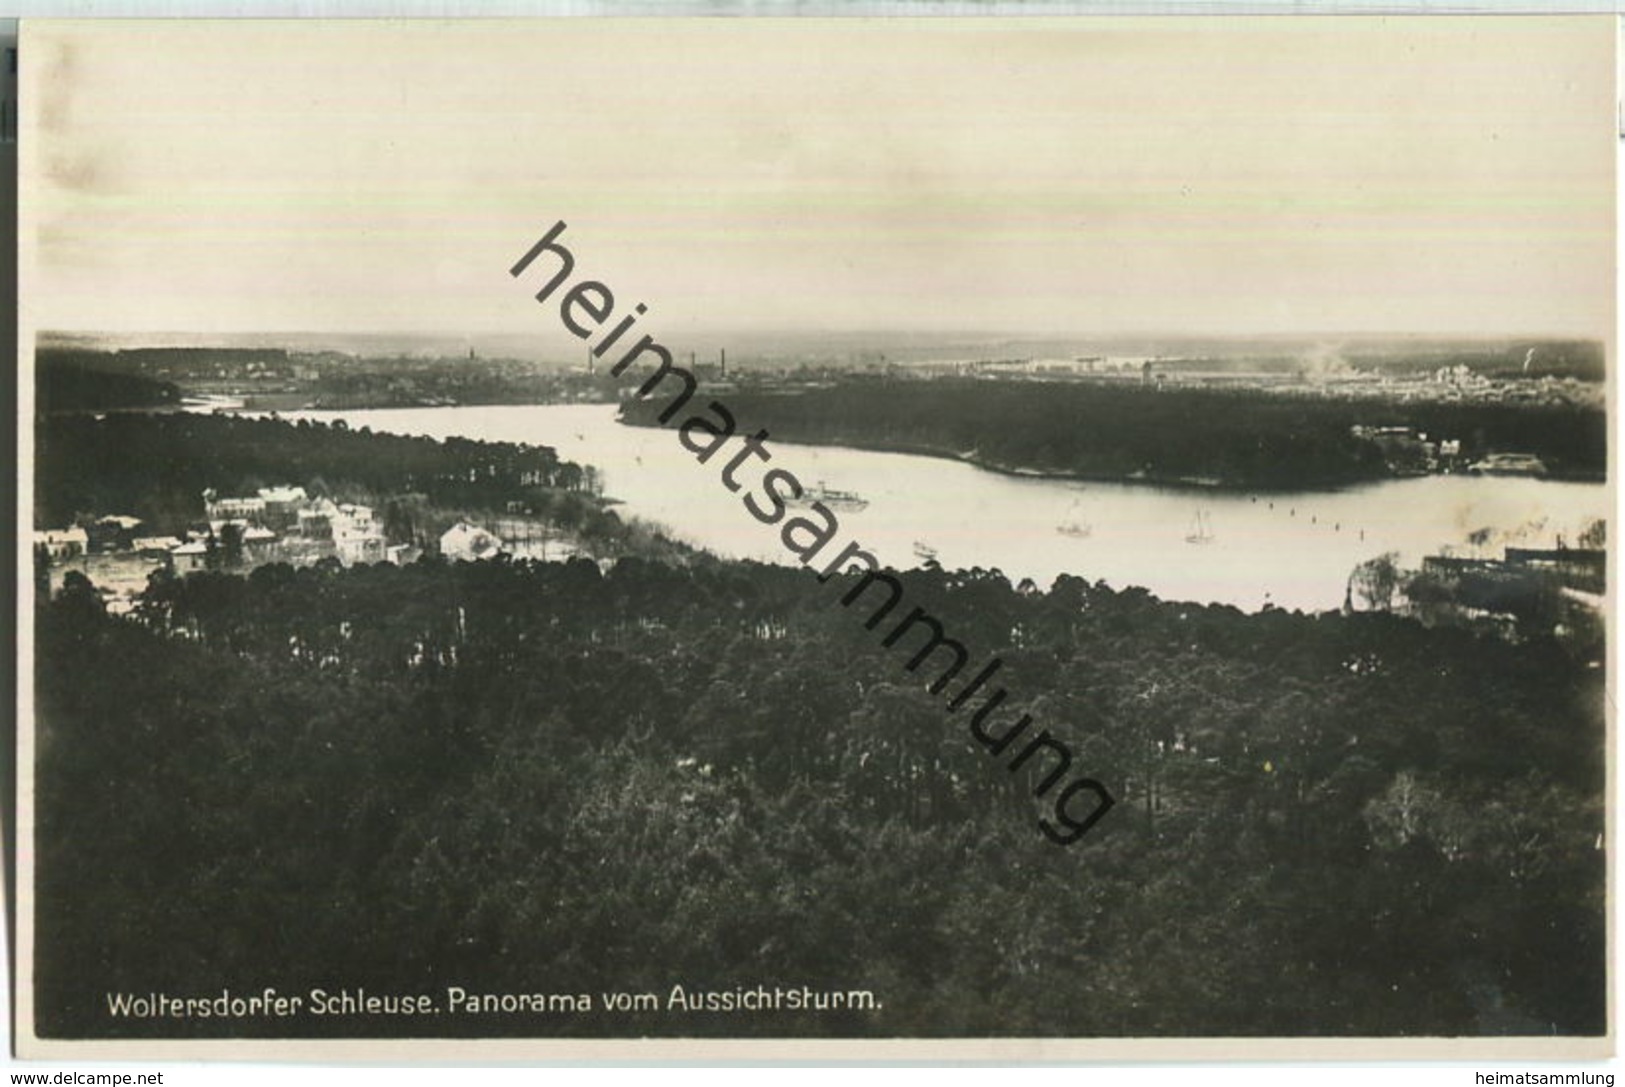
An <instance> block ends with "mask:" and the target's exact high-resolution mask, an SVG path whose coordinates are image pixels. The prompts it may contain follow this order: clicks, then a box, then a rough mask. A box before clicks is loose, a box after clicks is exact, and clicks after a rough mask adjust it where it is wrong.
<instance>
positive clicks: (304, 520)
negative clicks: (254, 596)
mask: <svg viewBox="0 0 1625 1087" xmlns="http://www.w3.org/2000/svg"><path fill="white" fill-rule="evenodd" d="M203 508H204V512H205V514H206V515H207V518H208V521H207V525H206V526H198V527H197V528H195V529H193V530H192V531H191V532H190V533H189V538H188V539H187V540H185V541H183V542H182V543H181V545H180V546H179V547H177V548H174V549H173V550H171V552H170V557H171V559H172V560H173V563H174V566H175V570H176V571H177V572H180V573H184V572H186V571H188V570H197V569H202V568H203V567H204V566H205V565H207V564H208V556H209V553H210V550H211V549H212V548H220V547H226V548H228V549H230V550H232V551H234V552H235V551H236V550H237V549H239V548H240V550H241V558H242V560H243V561H244V562H246V563H248V564H249V565H260V564H262V563H266V562H292V563H300V562H311V561H315V560H317V559H322V558H326V557H328V556H332V557H334V558H337V559H338V560H339V561H340V562H341V563H343V564H344V565H346V566H353V565H355V564H357V563H374V562H394V563H405V562H411V561H412V560H413V559H415V558H416V557H417V555H418V550H417V548H415V547H412V546H411V545H409V544H391V543H389V541H388V539H387V538H386V537H385V535H384V525H383V522H382V521H381V520H380V519H379V518H378V517H377V515H376V514H375V513H374V512H373V509H372V507H371V506H361V505H357V504H355V503H351V502H334V501H333V500H332V499H330V498H325V497H322V498H312V497H311V496H310V495H308V494H306V492H305V489H304V488H303V487H292V486H280V487H261V488H260V489H259V491H258V492H257V493H255V494H252V495H244V496H223V495H220V494H217V493H216V492H215V491H214V490H212V489H211V490H207V491H204V492H203ZM234 557H235V556H234Z"/></svg>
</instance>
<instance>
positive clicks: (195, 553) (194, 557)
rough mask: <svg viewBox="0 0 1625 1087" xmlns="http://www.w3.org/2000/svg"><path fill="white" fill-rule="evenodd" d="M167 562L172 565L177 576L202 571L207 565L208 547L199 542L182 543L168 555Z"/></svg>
mask: <svg viewBox="0 0 1625 1087" xmlns="http://www.w3.org/2000/svg"><path fill="white" fill-rule="evenodd" d="M169 561H170V562H171V564H173V565H174V567H175V572H176V573H177V574H187V573H191V572H192V571H194V570H202V569H204V567H206V566H207V565H208V561H209V545H208V544H206V543H204V542H203V541H201V540H193V541H191V542H190V543H183V544H181V545H180V546H179V547H177V548H175V549H174V550H173V551H171V552H170V553H169Z"/></svg>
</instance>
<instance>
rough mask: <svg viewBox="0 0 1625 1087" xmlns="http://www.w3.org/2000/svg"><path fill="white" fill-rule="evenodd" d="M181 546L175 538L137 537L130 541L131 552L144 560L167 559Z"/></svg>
mask: <svg viewBox="0 0 1625 1087" xmlns="http://www.w3.org/2000/svg"><path fill="white" fill-rule="evenodd" d="M180 545H181V541H180V540H178V539H176V538H175V537H174V536H137V537H136V538H135V539H133V540H131V541H130V550H132V551H134V552H135V553H136V554H137V555H140V556H141V557H142V558H144V559H167V558H169V553H170V552H171V551H173V550H175V548H177V547H179V546H180Z"/></svg>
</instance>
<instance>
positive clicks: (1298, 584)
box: [286, 404, 1610, 611]
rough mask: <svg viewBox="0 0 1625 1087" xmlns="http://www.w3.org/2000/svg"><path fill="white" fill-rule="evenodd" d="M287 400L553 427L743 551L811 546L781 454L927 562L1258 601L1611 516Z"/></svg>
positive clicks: (477, 427)
mask: <svg viewBox="0 0 1625 1087" xmlns="http://www.w3.org/2000/svg"><path fill="white" fill-rule="evenodd" d="M286 417H287V418H295V419H296V418H300V417H305V418H310V419H333V418H343V419H345V420H346V421H347V422H348V423H349V425H350V426H351V427H360V426H369V427H371V428H372V429H373V430H382V431H391V432H394V433H400V434H421V435H427V436H429V437H433V438H447V437H451V436H458V437H464V438H472V439H483V440H487V441H509V442H529V443H532V444H538V445H550V446H553V447H555V448H556V449H557V450H558V452H559V455H560V456H561V457H563V458H565V459H568V460H573V461H576V462H578V463H581V464H591V465H595V466H596V467H597V468H598V469H599V470H600V471H601V472H602V474H603V481H604V493H605V494H606V495H608V496H611V497H614V498H616V499H619V500H620V501H621V502H623V503H625V505H624V507H621V508H620V512H621V514H622V515H623V516H626V515H632V516H636V517H640V518H643V519H645V520H648V521H653V522H657V523H659V524H661V525H663V526H665V528H666V530H667V532H668V534H669V535H672V536H675V537H677V538H679V539H682V540H684V541H686V542H688V543H691V544H694V545H696V546H700V547H704V548H706V549H708V550H710V551H712V552H714V553H716V554H718V555H722V556H725V557H729V558H753V559H758V560H761V561H764V562H783V563H789V562H793V561H795V560H794V558H793V557H792V556H791V555H790V554H789V553H788V552H787V551H786V550H785V548H784V546H783V545H782V544H781V543H780V541H779V537H778V526H768V525H763V524H761V523H760V522H758V521H757V520H755V519H754V518H753V517H752V516H751V515H750V514H749V513H748V512H747V511H746V509H745V507H744V506H743V505H742V504H741V499H742V497H743V495H744V494H745V493H750V492H752V491H755V490H757V486H756V481H757V480H758V479H759V478H760V475H761V473H762V472H763V471H765V470H767V468H769V467H782V468H786V469H788V470H790V471H792V472H794V473H795V474H796V476H797V477H798V478H799V479H800V480H801V481H802V482H803V483H804V484H808V485H813V484H817V483H819V482H823V483H824V484H825V485H826V486H828V487H829V488H832V489H839V490H844V491H853V492H856V493H857V494H859V495H861V496H862V497H863V498H864V499H866V500H867V501H868V506H867V507H866V508H864V509H862V510H837V511H836V515H837V517H838V518H839V520H840V522H841V526H842V530H841V534H840V537H839V539H838V541H837V543H838V544H839V543H844V542H845V541H846V540H847V539H850V538H854V537H855V538H856V539H858V540H861V541H862V542H863V543H864V544H865V545H866V547H867V548H868V550H869V551H870V552H872V553H873V554H874V555H875V556H876V557H877V558H879V559H880V560H881V561H882V562H884V563H886V564H887V565H891V566H898V567H908V566H916V565H919V563H920V562H921V561H922V559H921V555H922V554H925V553H926V552H927V550H929V551H934V552H935V553H936V557H937V561H938V562H940V563H942V565H944V566H946V567H950V568H960V567H963V568H969V567H976V566H981V567H987V568H996V569H998V570H1000V571H1002V572H1003V573H1004V574H1005V575H1006V576H1007V577H1009V578H1010V579H1011V580H1012V581H1019V580H1020V579H1022V578H1031V579H1033V581H1035V582H1036V583H1037V584H1038V585H1040V586H1043V587H1047V586H1048V585H1049V584H1050V582H1051V581H1053V580H1054V579H1055V577H1056V576H1057V575H1059V574H1063V573H1068V574H1075V575H1077V576H1080V577H1084V578H1087V579H1089V580H1091V581H1095V580H1102V579H1103V580H1105V581H1106V582H1107V583H1109V584H1110V585H1112V586H1114V587H1118V588H1122V587H1125V586H1129V585H1143V586H1145V587H1146V588H1148V589H1150V590H1151V591H1152V592H1154V593H1155V594H1156V595H1158V596H1160V597H1162V598H1164V599H1167V600H1196V601H1202V602H1218V603H1228V604H1233V605H1235V606H1236V607H1239V608H1243V609H1245V610H1248V611H1255V610H1257V609H1259V608H1261V607H1263V606H1264V605H1266V604H1274V605H1276V606H1278V607H1283V608H1299V609H1303V610H1306V611H1314V610H1323V609H1329V608H1336V607H1339V606H1340V605H1341V604H1342V602H1343V597H1344V592H1345V587H1346V585H1347V583H1348V578H1349V574H1350V572H1351V571H1352V570H1353V569H1354V567H1355V566H1357V565H1358V564H1359V563H1361V562H1364V561H1365V560H1367V559H1370V558H1373V557H1376V556H1378V555H1381V554H1384V553H1385V552H1396V553H1397V554H1398V555H1399V558H1400V561H1401V563H1403V564H1407V565H1417V564H1419V563H1420V561H1421V559H1422V557H1423V556H1425V555H1430V554H1438V553H1441V552H1443V551H1445V550H1446V549H1452V550H1453V551H1454V552H1455V553H1456V554H1460V555H1464V556H1474V555H1482V556H1484V557H1499V556H1500V554H1501V549H1502V548H1503V547H1505V546H1507V545H1508V544H1512V545H1514V546H1530V547H1552V546H1555V545H1556V543H1557V540H1558V538H1559V537H1560V536H1561V537H1562V538H1563V539H1564V540H1566V541H1567V542H1569V543H1571V544H1573V543H1575V541H1576V539H1577V537H1578V536H1579V534H1580V532H1581V531H1582V530H1583V528H1584V526H1585V525H1586V523H1587V522H1588V521H1591V520H1594V519H1604V518H1606V517H1607V514H1608V510H1609V509H1610V501H1609V488H1608V487H1607V486H1605V485H1602V484H1591V483H1567V482H1552V481H1545V480H1538V479H1525V478H1510V477H1476V476H1460V475H1451V476H1424V477H1420V478H1413V479H1396V480H1385V481H1381V482H1377V483H1370V484H1365V485H1361V486H1357V487H1350V488H1347V489H1344V490H1338V491H1314V492H1303V493H1296V494H1280V493H1277V494H1257V495H1253V494H1246V493H1235V492H1210V491H1205V490H1186V489H1171V488H1166V487H1155V486H1145V485H1139V484H1129V483H1079V482H1067V481H1061V480H1046V479H1032V478H1023V477H1018V476H1009V475H1004V474H1000V473H996V472H989V471H985V470H983V469H980V468H975V467H972V466H970V465H967V464H961V463H958V462H956V461H951V460H944V459H939V458H935V457H922V456H914V455H909V454H901V453H875V452H867V451H863V450H855V449H844V448H837V447H831V446H813V445H793V444H790V443H786V442H778V443H775V442H774V441H773V440H772V439H771V438H770V439H769V440H768V442H767V446H768V448H769V449H770V450H771V451H772V453H773V461H772V463H771V465H760V464H758V463H756V462H754V461H753V462H752V463H751V464H749V465H747V466H746V467H744V468H742V469H740V471H739V479H740V480H741V481H742V482H744V483H746V489H745V490H744V491H741V492H740V493H739V494H733V493H730V492H729V491H728V490H727V489H726V488H725V487H724V486H723V484H722V482H721V479H720V473H721V469H722V467H723V466H724V465H725V464H726V463H727V462H728V460H729V459H731V457H732V454H733V452H734V451H735V450H737V449H738V448H739V443H738V442H737V441H736V442H732V443H730V445H729V447H727V448H724V449H723V450H722V451H721V452H719V453H717V454H716V455H715V456H714V457H713V458H712V459H711V461H710V463H709V464H707V465H701V464H699V463H698V462H697V461H696V460H695V458H694V456H693V455H692V454H691V453H690V452H689V451H688V450H686V449H685V448H684V447H683V446H682V445H680V444H679V443H678V441H677V435H676V432H675V431H667V430H655V429H651V428H643V427H627V426H622V425H620V424H619V423H617V422H615V408H614V406H612V405H606V404H583V405H519V406H503V407H453V408H404V409H374V410H364V411H346V412H298V413H290V414H288V415H287V416H286ZM1062 529H1067V530H1069V531H1062ZM1480 530H1487V537H1486V538H1485V542H1483V543H1482V544H1481V545H1479V546H1476V547H1475V546H1474V545H1473V544H1471V543H1469V536H1470V535H1471V534H1473V533H1475V532H1478V531H1480ZM1069 532H1070V534H1069ZM833 551H834V548H831V550H830V552H828V553H826V555H825V556H824V557H825V559H828V558H832V557H833Z"/></svg>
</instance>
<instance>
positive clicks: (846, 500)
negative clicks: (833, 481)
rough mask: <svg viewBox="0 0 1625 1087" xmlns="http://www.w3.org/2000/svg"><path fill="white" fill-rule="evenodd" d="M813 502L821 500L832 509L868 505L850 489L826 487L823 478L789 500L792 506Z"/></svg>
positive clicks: (860, 507)
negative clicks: (797, 496)
mask: <svg viewBox="0 0 1625 1087" xmlns="http://www.w3.org/2000/svg"><path fill="white" fill-rule="evenodd" d="M814 502H822V503H823V504H824V505H825V506H827V507H828V508H829V509H832V510H861V509H866V508H867V507H868V505H869V500H868V499H867V498H864V497H862V496H861V495H858V494H855V493H854V492H852V491H842V490H837V489H835V488H834V487H826V486H824V481H823V480H819V481H818V482H817V483H816V484H815V485H813V486H811V487H808V488H807V489H806V490H804V491H802V492H801V497H800V498H794V499H791V500H790V504H791V505H792V506H810V505H812V504H813V503H814Z"/></svg>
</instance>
